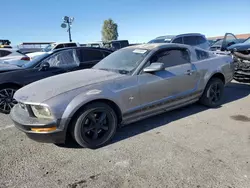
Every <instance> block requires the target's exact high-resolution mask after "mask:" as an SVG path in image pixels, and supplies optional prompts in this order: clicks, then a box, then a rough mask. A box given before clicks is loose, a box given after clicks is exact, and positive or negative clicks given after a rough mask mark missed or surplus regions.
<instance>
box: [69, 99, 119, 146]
mask: <svg viewBox="0 0 250 188" xmlns="http://www.w3.org/2000/svg"><path fill="white" fill-rule="evenodd" d="M71 126H72V127H71V134H72V137H73V138H74V139H75V141H76V142H77V143H78V144H79V145H80V146H82V147H86V148H91V149H95V148H98V147H101V146H103V145H104V144H106V143H107V142H108V141H110V140H111V139H112V137H113V136H114V135H115V133H116V129H117V115H116V113H115V112H114V110H113V109H112V108H111V107H110V106H109V105H107V104H105V103H101V102H96V103H92V104H89V105H86V106H85V107H84V108H83V109H82V110H81V111H80V112H79V113H78V115H77V116H76V117H75V118H74V119H73V122H72V125H71Z"/></svg>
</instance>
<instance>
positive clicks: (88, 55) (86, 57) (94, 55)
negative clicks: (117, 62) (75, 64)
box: [77, 49, 103, 62]
mask: <svg viewBox="0 0 250 188" xmlns="http://www.w3.org/2000/svg"><path fill="white" fill-rule="evenodd" d="M77 54H78V57H79V60H80V62H84V61H95V60H101V59H103V54H102V53H101V51H99V50H93V49H80V50H78V51H77Z"/></svg>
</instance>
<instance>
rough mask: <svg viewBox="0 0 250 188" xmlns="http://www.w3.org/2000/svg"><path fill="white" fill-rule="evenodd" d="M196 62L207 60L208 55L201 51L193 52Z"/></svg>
mask: <svg viewBox="0 0 250 188" xmlns="http://www.w3.org/2000/svg"><path fill="white" fill-rule="evenodd" d="M195 52H196V56H197V59H198V60H203V59H207V58H209V54H208V53H207V52H205V51H202V50H195Z"/></svg>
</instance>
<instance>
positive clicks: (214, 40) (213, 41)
mask: <svg viewBox="0 0 250 188" xmlns="http://www.w3.org/2000/svg"><path fill="white" fill-rule="evenodd" d="M219 40H221V39H209V40H208V42H209V46H212V45H213V44H214V43H216V42H217V41H219Z"/></svg>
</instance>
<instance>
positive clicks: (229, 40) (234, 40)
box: [221, 33, 239, 51]
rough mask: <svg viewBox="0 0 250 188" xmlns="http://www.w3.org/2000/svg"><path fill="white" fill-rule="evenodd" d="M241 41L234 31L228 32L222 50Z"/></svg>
mask: <svg viewBox="0 0 250 188" xmlns="http://www.w3.org/2000/svg"><path fill="white" fill-rule="evenodd" d="M237 43H239V40H238V39H237V37H236V36H235V35H234V34H232V33H226V34H225V35H224V38H223V40H222V44H221V51H225V50H227V47H229V46H231V45H233V44H237Z"/></svg>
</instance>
